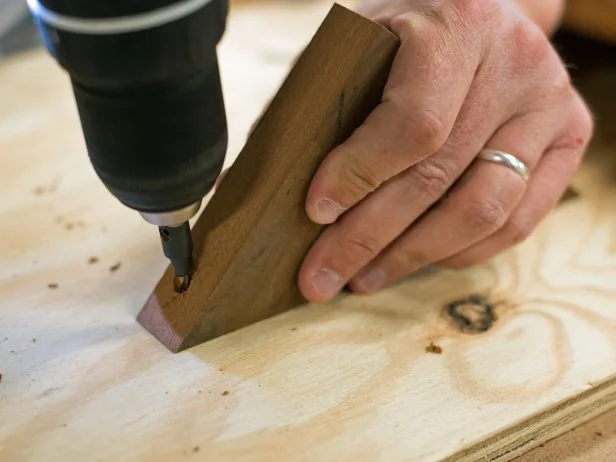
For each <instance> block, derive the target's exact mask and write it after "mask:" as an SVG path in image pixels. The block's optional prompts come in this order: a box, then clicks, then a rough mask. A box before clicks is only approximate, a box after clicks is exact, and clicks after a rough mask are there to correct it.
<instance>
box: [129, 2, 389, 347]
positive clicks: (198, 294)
mask: <svg viewBox="0 0 616 462" xmlns="http://www.w3.org/2000/svg"><path fill="white" fill-rule="evenodd" d="M398 45H399V40H398V38H397V37H396V36H395V35H394V34H392V33H391V32H390V31H389V30H387V29H385V28H384V27H383V26H381V25H378V24H376V23H373V22H371V21H369V20H367V19H365V18H363V17H362V16H360V15H358V14H357V13H354V12H352V11H351V10H348V9H346V8H344V7H342V6H340V5H334V6H333V8H332V9H331V11H330V13H329V14H328V15H327V17H326V18H325V20H324V22H323V24H322V25H321V27H319V29H318V31H317V32H316V34H315V36H314V38H313V40H312V41H311V42H310V44H309V45H308V47H307V48H306V50H305V51H304V52H303V53H302V55H301V57H300V58H299V60H298V62H297V64H296V65H295V66H294V67H293V69H292V70H291V72H290V74H289V77H288V78H287V79H286V81H285V82H284V84H283V85H282V87H281V89H280V91H279V92H278V93H277V95H276V96H275V98H274V99H273V101H272V103H271V105H270V106H269V108H268V110H267V111H266V112H265V114H264V115H263V117H262V118H261V120H260V121H259V123H258V124H257V126H256V127H255V129H254V132H253V133H252V135H251V136H250V138H249V139H248V142H247V143H246V147H245V148H244V149H243V150H242V152H241V153H240V155H239V157H238V159H237V161H236V162H235V163H234V164H233V167H232V168H231V169H230V170H229V172H228V173H227V175H226V177H225V180H224V181H223V182H222V184H221V185H220V187H219V188H218V191H217V192H216V193H215V194H214V196H213V198H212V199H211V201H210V202H209V204H208V205H207V207H206V208H205V210H204V211H203V213H202V214H201V216H200V217H199V220H198V221H197V223H196V224H195V226H194V228H193V233H192V234H193V240H194V244H195V255H196V257H195V264H196V267H195V272H194V274H193V277H192V282H191V284H190V287H189V288H188V290H187V291H186V292H184V293H181V294H179V293H177V292H176V291H175V290H174V284H173V275H174V273H173V268H172V267H169V268H167V271H166V272H165V273H164V275H163V277H162V279H161V280H160V282H159V283H158V285H157V286H156V288H155V290H154V293H153V294H152V296H151V297H150V298H149V299H148V301H147V302H146V304H145V306H144V308H143V310H142V311H141V313H139V316H138V320H139V322H140V323H141V324H142V325H143V326H144V327H145V328H146V329H147V330H148V331H150V332H151V333H152V334H153V335H154V336H155V337H156V338H158V339H159V340H160V341H161V342H162V343H163V344H165V345H166V346H167V347H168V348H169V349H170V350H171V351H173V352H177V351H182V350H184V349H186V348H190V347H192V346H194V345H198V344H200V343H202V342H204V341H207V340H211V339H213V338H216V337H218V336H220V335H224V334H227V333H229V332H232V331H234V330H237V329H239V328H242V327H245V326H247V325H250V324H253V323H255V322H258V321H261V320H263V319H266V318H268V317H270V316H273V315H276V314H279V313H281V312H283V311H286V310H288V309H291V308H294V307H297V306H298V305H301V304H302V303H303V302H304V301H305V300H304V299H303V298H302V296H301V294H300V293H299V290H298V285H297V276H298V272H299V268H300V265H301V263H302V260H303V257H304V256H305V255H306V254H307V252H308V250H309V248H310V246H311V245H312V244H313V242H314V241H315V239H316V237H317V236H318V235H319V233H320V231H321V228H322V227H321V226H318V225H316V224H314V223H312V222H311V221H310V219H309V218H308V216H307V214H306V211H305V198H306V193H307V191H308V186H309V183H310V181H311V179H312V177H313V176H314V174H315V172H316V170H317V168H318V166H319V164H320V163H321V161H322V160H323V159H324V158H325V156H326V155H327V154H328V153H329V152H330V151H331V150H332V149H333V148H334V147H335V146H336V145H337V144H339V143H341V142H342V141H344V140H345V139H346V138H347V137H348V136H349V135H350V134H351V133H352V131H353V130H354V129H355V128H357V127H358V126H359V125H360V124H361V123H362V122H363V120H364V119H365V118H366V117H367V116H368V114H370V112H371V111H372V110H373V109H374V108H375V107H376V106H377V104H378V103H379V102H380V99H381V95H382V92H383V87H384V85H385V82H386V80H387V76H388V74H389V69H390V67H391V63H392V61H393V58H394V56H395V54H396V51H397V48H398Z"/></svg>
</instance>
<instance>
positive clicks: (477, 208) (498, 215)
mask: <svg viewBox="0 0 616 462" xmlns="http://www.w3.org/2000/svg"><path fill="white" fill-rule="evenodd" d="M507 209H508V207H507V206H506V205H505V204H504V203H503V202H502V201H500V200H498V199H493V198H482V199H477V200H474V201H471V202H469V203H468V205H467V206H466V210H465V225H466V226H467V227H468V228H469V229H471V230H472V231H474V232H478V233H486V232H493V231H496V230H497V229H499V228H501V227H502V226H503V225H504V224H505V222H506V221H507V218H508V210H507Z"/></svg>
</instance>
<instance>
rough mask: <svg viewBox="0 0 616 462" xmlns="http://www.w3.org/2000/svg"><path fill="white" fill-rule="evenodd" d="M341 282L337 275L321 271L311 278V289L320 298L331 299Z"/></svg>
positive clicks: (325, 270) (326, 270)
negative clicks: (312, 288)
mask: <svg viewBox="0 0 616 462" xmlns="http://www.w3.org/2000/svg"><path fill="white" fill-rule="evenodd" d="M341 281H342V278H341V277H340V275H339V274H338V273H336V272H334V271H332V270H329V269H322V270H320V271H319V272H318V273H316V274H315V275H314V276H313V277H312V287H314V290H316V291H317V293H318V294H319V295H321V296H322V297H326V298H331V297H334V296H335V295H336V294H337V293H338V292H339V290H340V283H341Z"/></svg>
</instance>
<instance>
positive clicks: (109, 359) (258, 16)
mask: <svg viewBox="0 0 616 462" xmlns="http://www.w3.org/2000/svg"><path fill="white" fill-rule="evenodd" d="M330 6H331V4H327V3H326V2H323V3H319V4H318V5H312V4H302V5H300V4H288V6H287V7H285V8H282V7H277V8H274V7H271V6H268V5H266V6H261V5H259V7H255V8H247V9H246V10H236V11H235V13H234V16H233V17H232V18H231V21H230V25H229V31H228V34H227V36H226V38H225V40H224V43H223V44H222V46H221V65H222V72H223V81H224V85H225V91H226V95H227V106H228V108H229V111H230V123H231V127H230V128H231V134H232V139H231V145H232V146H237V147H238V150H239V148H241V146H242V145H243V144H244V141H245V138H244V137H245V136H246V133H248V131H249V128H250V125H251V123H252V120H254V118H256V117H257V116H258V114H259V113H260V111H261V109H262V108H263V107H264V105H266V103H267V101H268V100H269V98H270V97H271V95H273V94H274V93H275V91H276V89H277V88H278V86H279V84H280V83H281V82H282V79H283V78H284V75H285V74H286V72H287V71H288V65H289V63H290V62H291V60H292V59H293V57H294V52H297V51H299V50H300V49H302V48H303V47H304V46H305V44H306V43H307V41H308V40H309V39H310V37H311V36H312V34H313V32H314V30H315V29H316V27H318V25H319V24H320V23H321V21H322V20H323V18H324V16H325V14H326V12H327V11H328V10H329V7H330ZM298 17H299V18H301V21H295V22H294V21H293V20H292V19H293V18H298ZM281 37H284V38H285V40H281ZM246 75H250V85H246V81H245V78H246V77H245V76H246ZM43 77H44V78H43ZM615 77H616V70H615V69H614V68H612V69H611V70H610V69H608V70H607V71H606V70H601V71H598V70H596V71H593V73H592V74H591V75H590V76H589V77H588V79H586V80H585V81H584V82H581V81H580V80H579V78H576V81H580V83H583V84H584V88H585V89H587V91H586V92H585V94H586V95H587V97H589V98H590V100H591V101H592V103H593V110H594V112H595V114H596V115H597V119H598V121H599V127H598V132H597V135H596V137H595V140H594V142H593V145H592V147H591V150H590V152H589V155H588V156H587V158H586V160H585V163H584V165H583V166H582V168H581V169H580V171H579V174H578V175H577V176H576V178H575V182H574V186H575V188H576V190H577V191H578V192H579V196H578V197H577V198H570V199H569V200H567V201H566V202H564V203H563V204H562V205H561V206H560V207H559V209H558V210H556V211H555V212H554V213H553V214H552V215H551V216H550V217H549V219H548V220H546V221H545V222H544V223H543V224H542V226H541V227H540V229H538V230H537V232H536V233H535V234H533V236H532V237H531V238H529V239H528V241H527V242H525V243H523V244H521V245H520V246H518V247H517V248H515V249H512V250H511V251H510V252H507V253H505V254H503V255H501V256H499V257H498V258H496V259H494V260H493V261H491V262H489V263H488V264H486V265H482V266H478V267H475V268H472V269H470V270H465V271H460V272H453V271H436V270H435V271H433V272H426V273H424V274H423V275H418V276H417V277H415V278H412V279H409V280H408V281H405V282H404V283H402V284H400V285H398V286H397V287H395V288H392V289H391V290H388V291H385V292H382V293H379V294H376V295H372V296H366V297H360V296H344V297H341V298H340V299H338V300H337V301H336V302H334V303H332V304H330V305H327V306H319V305H308V306H305V307H303V308H300V309H297V310H291V311H288V312H286V313H283V314H281V315H279V316H276V317H273V318H270V319H268V320H264V321H262V322H260V323H257V324H254V325H251V326H249V327H246V328H244V329H240V330H238V331H235V332H233V333H230V334H228V335H226V336H223V337H220V338H217V339H215V340H213V341H211V342H207V343H205V344H202V345H199V346H196V347H194V348H191V349H190V350H187V351H184V352H182V353H179V354H175V355H174V354H170V353H169V351H168V350H167V349H166V348H165V347H163V346H162V345H161V344H160V343H159V342H158V341H157V340H156V339H154V338H153V337H152V336H151V335H149V334H148V333H147V332H145V331H144V329H143V328H142V327H141V326H140V325H138V324H137V323H136V321H135V317H136V315H137V313H138V310H139V308H140V307H141V304H142V303H143V300H145V299H146V298H147V296H148V295H149V293H150V292H151V289H152V287H153V285H154V284H155V282H156V281H157V280H158V278H159V276H160V273H161V272H162V271H163V270H164V268H165V266H166V263H165V261H164V257H163V256H162V255H161V252H160V244H159V242H158V236H157V234H156V232H155V231H153V230H152V228H151V226H150V225H148V224H146V223H144V222H143V221H142V220H141V219H140V218H139V217H138V216H137V215H136V214H134V213H132V212H131V211H129V210H126V209H125V208H124V207H123V206H121V205H120V204H118V203H117V201H115V200H114V199H113V198H112V197H110V195H109V193H108V192H107V191H106V190H105V188H104V187H103V186H102V185H101V184H100V182H99V181H98V180H97V178H96V176H95V175H94V173H93V171H92V168H91V166H90V165H89V163H88V160H87V155H86V151H85V147H84V145H83V140H82V137H81V134H80V129H79V122H78V118H77V114H76V110H75V107H74V104H73V102H72V96H71V93H70V85H69V82H68V80H67V79H66V76H65V75H64V74H63V73H62V72H61V71H60V70H59V69H58V68H57V66H56V65H55V64H54V63H53V62H52V61H51V60H50V59H49V58H48V57H47V55H46V54H45V53H43V52H36V53H32V54H29V55H25V56H23V57H20V58H17V59H14V60H11V61H10V62H7V63H5V64H3V65H2V66H0V154H1V155H0V179H1V181H0V222H1V223H2V224H3V239H2V240H0V296H1V298H0V374H2V377H1V379H0V460H1V461H10V462H13V461H16V462H22V461H28V462H29V461H40V460H44V461H46V462H47V461H49V462H55V461H61V462H66V461H91V460H94V461H99V460H100V461H114V462H126V461H131V462H133V461H144V460H147V461H153V462H157V461H165V462H169V461H171V462H176V461H193V460H194V461H212V460H216V461H234V462H235V461H250V460H260V461H263V460H266V461H270V460H271V461H279V460H286V461H303V460H306V461H308V460H309V461H315V460H318V461H330V460H331V461H340V460H375V461H378V460H383V461H388V462H390V461H405V462H408V461H418V462H432V461H441V460H456V461H460V460H461V461H465V460H482V461H486V460H500V461H502V460H511V459H512V458H513V457H514V456H515V455H518V454H522V453H524V452H525V451H528V450H529V449H531V448H533V447H535V446H538V445H540V444H542V443H543V442H544V441H547V440H548V439H550V438H551V437H552V436H556V435H558V434H561V433H563V432H565V431H567V429H568V428H573V427H574V426H576V425H578V424H580V423H582V422H584V421H586V420H587V419H589V418H590V417H592V416H594V415H595V414H597V413H600V412H601V411H602V410H607V409H608V408H610V407H612V406H613V405H614V400H613V393H614V386H615V385H614V384H615V382H616V380H615V379H614V377H615V376H616V308H615V306H616V287H615V286H614V280H615V278H616V240H615V238H614V236H615V235H616V232H615V231H616V208H615V207H614V202H615V201H616V181H615V180H616V162H615V161H616V155H615V153H616V137H615V136H614V131H613V126H614V123H616V116H615V115H614V107H616V106H615V104H614V100H613V97H612V96H611V93H610V92H609V91H608V90H609V88H611V85H613V84H612V82H613V81H614V78H615ZM232 160H233V156H231V157H230V159H229V161H232ZM92 257H96V259H95V260H92ZM118 263H120V266H119V268H117V269H116V270H115V271H111V268H116V266H117V264H118ZM49 284H57V287H56V288H49V287H48V285H49ZM52 287H55V286H52ZM470 294H479V295H482V296H484V297H485V298H486V299H487V300H488V301H490V302H491V303H492V307H493V311H494V312H495V314H496V320H495V322H493V323H492V325H491V327H490V328H489V329H488V330H487V331H485V332H482V333H475V334H472V333H463V332H461V331H460V329H459V328H457V327H456V324H454V322H453V320H452V319H451V317H449V316H448V315H446V314H445V312H446V310H445V307H446V306H447V305H449V304H450V303H451V302H452V301H455V300H459V299H468V297H469V295H470ZM463 308H464V307H460V309H459V310H458V311H462V312H463V313H464V312H466V310H465V309H463ZM467 308H468V307H467ZM471 308H472V307H471ZM482 313H483V317H484V318H485V313H486V311H485V310H484V311H481V310H475V313H474V315H475V316H477V315H478V314H479V315H482ZM469 316H470V315H469ZM431 343H433V344H434V345H436V346H438V347H440V348H441V349H442V351H441V353H440V354H436V353H430V352H428V351H426V348H427V347H428V346H429V345H430V344H431ZM432 350H433V351H434V348H432ZM565 403H568V404H569V406H565V405H564V404H565ZM547 446H548V445H546V447H547ZM540 449H543V448H540ZM589 454H591V453H590V452H589ZM593 454H594V453H593ZM559 460H563V461H564V460H566V459H565V458H562V459H559ZM572 460H573V459H572ZM580 460H588V461H594V460H599V459H594V458H592V457H591V458H586V459H580ZM606 460H611V459H606ZM533 462H534V461H533ZM567 462H569V460H567Z"/></svg>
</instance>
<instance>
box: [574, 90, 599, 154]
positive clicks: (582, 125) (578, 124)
mask: <svg viewBox="0 0 616 462" xmlns="http://www.w3.org/2000/svg"><path fill="white" fill-rule="evenodd" d="M575 99H576V110H575V117H574V122H573V124H574V126H575V128H576V130H575V131H577V132H578V133H579V137H580V138H581V139H582V143H580V144H586V143H587V142H588V140H589V139H590V138H591V137H592V135H593V133H594V130H595V121H594V119H593V116H592V113H591V112H590V109H589V108H588V106H587V105H586V103H584V101H583V100H582V98H581V97H580V96H579V95H578V94H577V93H576V94H575Z"/></svg>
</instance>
